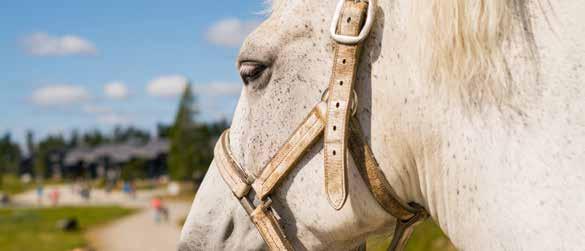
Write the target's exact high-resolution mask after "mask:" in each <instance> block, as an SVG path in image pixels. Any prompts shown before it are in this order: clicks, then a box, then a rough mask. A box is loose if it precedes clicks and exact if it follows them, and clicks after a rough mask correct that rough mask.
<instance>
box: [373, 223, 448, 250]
mask: <svg viewBox="0 0 585 251" xmlns="http://www.w3.org/2000/svg"><path fill="white" fill-rule="evenodd" d="M389 244H390V240H389V239H387V238H384V239H380V238H372V239H370V240H368V248H367V250H368V251H385V250H386V249H387V247H388V245H389ZM455 250H456V249H455V247H453V245H451V242H450V241H449V239H448V238H447V237H446V236H445V235H444V234H443V232H442V231H441V229H440V228H439V227H438V226H437V225H435V223H433V222H432V221H425V222H422V223H421V224H419V225H418V226H416V228H415V230H414V232H413V234H412V237H411V238H410V240H409V241H408V244H407V245H406V248H405V251H455Z"/></svg>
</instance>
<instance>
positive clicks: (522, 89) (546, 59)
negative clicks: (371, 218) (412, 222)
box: [358, 1, 585, 250]
mask: <svg viewBox="0 0 585 251" xmlns="http://www.w3.org/2000/svg"><path fill="white" fill-rule="evenodd" d="M397 2H398V4H396V5H395V6H390V3H387V1H384V2H382V3H380V4H381V8H382V10H383V12H384V13H385V14H384V15H383V16H382V18H383V19H384V22H383V23H384V24H383V25H382V24H378V27H377V29H375V32H374V34H373V39H371V40H370V41H369V42H368V44H367V46H366V48H367V49H366V50H365V51H367V52H368V53H367V54H366V61H367V62H369V63H371V65H369V64H365V66H363V69H362V70H361V73H360V79H362V80H364V82H365V84H364V85H363V86H360V87H358V92H359V93H360V105H361V112H360V114H359V116H360V120H361V121H362V123H363V124H365V126H364V127H365V128H366V129H365V131H366V133H367V134H368V135H370V138H371V144H372V148H373V150H374V153H375V154H376V157H377V158H378V160H379V162H380V165H381V167H382V169H383V172H384V174H385V175H386V177H387V178H388V180H389V181H390V183H391V184H392V186H393V187H394V189H395V190H396V192H397V194H398V195H399V197H401V198H402V199H403V200H405V201H415V202H417V203H419V204H421V205H424V206H425V208H426V209H427V210H428V211H429V213H430V214H431V216H432V218H433V219H434V220H435V221H436V222H437V223H438V224H439V225H440V227H441V228H442V229H443V231H444V232H446V233H447V235H448V236H449V237H450V238H451V239H452V241H453V242H454V243H455V244H456V245H457V246H458V247H460V248H463V249H469V250H479V249H482V250H485V249H514V248H518V247H524V248H526V247H533V248H534V249H553V248H554V247H558V245H561V244H559V243H566V245H567V246H568V247H570V246H571V245H574V244H576V243H583V240H582V239H579V238H577V234H576V233H580V234H583V228H582V226H580V225H579V224H575V222H583V220H585V214H584V213H582V212H579V211H578V209H579V208H581V209H582V208H583V207H584V206H585V203H584V202H581V201H583V200H582V199H574V198H573V199H569V197H568V196H569V193H565V192H564V191H563V187H575V188H577V187H580V188H582V187H583V184H582V180H581V181H580V180H579V178H578V177H582V176H583V175H585V171H583V169H582V168H576V167H578V166H582V163H583V161H585V155H583V154H577V155H575V154H574V153H583V148H582V145H583V144H585V138H584V137H583V136H582V135H585V134H584V133H585V128H584V127H583V124H582V122H583V121H585V120H583V116H581V115H580V114H582V110H581V111H579V109H578V108H577V107H583V105H585V101H584V100H585V98H584V95H583V94H582V92H578V91H577V92H575V91H574V90H579V89H581V87H580V86H582V84H581V83H582V81H583V79H584V78H585V77H584V76H583V74H582V71H581V72H580V73H575V74H573V75H571V76H569V74H570V73H568V72H565V71H566V70H567V69H579V68H580V67H582V66H581V65H582V64H583V62H584V61H585V56H584V54H582V53H580V54H579V53H572V54H571V55H572V56H571V57H564V58H562V59H560V58H559V57H558V55H565V54H567V50H570V51H572V52H578V51H583V45H582V44H575V43H573V42H571V41H582V39H581V40H579V39H577V38H583V37H585V32H584V31H583V29H582V28H579V27H582V26H579V25H577V24H579V23H582V22H578V21H577V20H576V19H579V18H580V17H581V16H582V15H579V14H578V13H579V10H578V8H575V6H579V7H583V5H582V4H576V2H575V1H566V2H562V3H560V2H559V3H555V6H553V9H554V10H555V11H554V12H556V13H561V14H558V15H554V14H552V13H553V10H545V11H544V12H545V13H544V14H546V15H547V17H548V18H546V17H545V16H539V17H535V18H533V20H531V21H532V26H531V28H532V30H531V33H533V34H534V37H533V38H531V39H533V41H531V42H532V43H535V45H536V46H535V48H538V52H535V53H537V57H538V59H539V60H540V61H539V63H540V64H541V65H540V68H539V69H548V70H547V71H542V70H540V72H539V73H537V75H538V78H539V79H534V78H532V77H533V76H534V75H531V72H530V71H531V70H534V69H530V68H528V67H531V66H534V64H532V63H531V62H529V61H527V59H526V58H524V57H521V56H517V55H519V53H518V50H522V49H526V48H520V47H522V46H525V45H519V43H512V45H511V47H512V48H510V50H511V51H512V52H516V54H514V53H511V54H510V55H511V56H509V58H507V60H508V64H509V65H510V66H511V68H510V71H511V74H513V77H514V79H515V83H514V84H516V86H514V87H515V92H514V93H513V95H511V97H513V99H512V100H511V101H512V102H510V103H509V104H507V105H505V106H496V105H482V106H481V107H480V108H481V109H476V110H473V109H469V107H468V106H467V105H466V104H465V102H464V101H462V100H458V99H453V98H449V97H448V96H447V95H443V93H441V92H440V91H441V90H440V88H435V87H433V85H432V84H433V83H428V82H425V81H422V80H421V78H420V76H422V75H424V74H422V73H423V72H421V70H420V67H419V66H418V64H417V62H416V61H414V60H413V59H414V58H416V56H414V53H416V49H415V48H413V47H412V44H409V43H412V42H413V41H410V40H409V39H408V38H409V34H408V32H409V29H408V26H407V24H406V23H404V22H403V21H402V20H406V16H390V15H402V14H400V13H404V12H407V11H404V10H402V11H398V10H397V9H400V8H401V7H402V6H404V5H401V4H400V3H401V2H402V1H397ZM534 4H537V3H536V1H535V3H533V4H531V6H529V8H530V9H532V10H533V11H534V10H538V11H542V9H538V8H536V7H535V6H532V5H534ZM390 13H391V14H390ZM405 15H406V14H405ZM551 18H552V19H551ZM569 24H570V25H569ZM518 41H521V39H518V40H517V41H516V42H518ZM380 44H382V45H383V46H382V48H376V46H377V45H380ZM514 46H517V47H518V48H514ZM529 46H530V45H529ZM533 46H534V45H533ZM514 50H516V51H514ZM514 55H516V57H514ZM520 55H521V54H520ZM532 73H534V72H532ZM527 76H528V77H527ZM531 76H532V77H531ZM368 95H370V96H371V98H368ZM510 104H512V105H510ZM559 116H561V117H563V116H566V117H567V120H560V119H558V118H559ZM557 121H558V122H557ZM579 121H580V122H579ZM576 135H581V136H576ZM567 138H570V140H569V141H567ZM553 142H556V143H553ZM560 142H565V143H562V144H560ZM572 153H573V155H571V154H572ZM576 156H581V157H576ZM528 167H529V168H528ZM539 184H541V185H539ZM545 184H546V185H545ZM560 184H563V185H562V186H561V185H560ZM581 198H582V196H581ZM577 201H580V202H577ZM553 202H554V203H553ZM581 211H582V210H581ZM544 215H555V220H551V219H548V217H543V216H544ZM575 218H578V219H579V220H573V221H572V220H570V219H575ZM519 222H521V223H519ZM581 225H582V224H581ZM478 226H481V227H478ZM542 226H546V227H542ZM562 245H565V244H562ZM573 247H576V245H575V246H573Z"/></svg>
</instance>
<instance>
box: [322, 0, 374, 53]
mask: <svg viewBox="0 0 585 251" xmlns="http://www.w3.org/2000/svg"><path fill="white" fill-rule="evenodd" d="M345 1H347V0H339V2H338V3H337V7H336V8H335V14H334V15H333V20H332V21H331V27H330V28H329V33H331V38H333V40H335V41H336V42H338V43H341V44H348V45H353V44H357V43H359V42H361V41H362V40H364V39H365V38H366V37H367V36H368V34H369V33H370V30H371V29H372V25H373V24H374V18H375V16H376V10H375V8H376V0H368V1H366V2H368V12H367V14H366V15H367V16H366V22H365V24H364V27H362V30H361V31H360V33H359V35H357V36H347V35H339V34H337V23H338V22H339V18H340V17H341V11H342V10H343V4H344V3H345Z"/></svg>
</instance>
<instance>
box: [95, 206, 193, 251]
mask: <svg viewBox="0 0 585 251" xmlns="http://www.w3.org/2000/svg"><path fill="white" fill-rule="evenodd" d="M189 206H190V205H189V203H186V202H170V203H167V207H168V208H169V211H170V220H169V221H168V222H161V223H156V222H155V221H154V211H153V210H152V209H143V210H142V211H141V212H139V213H137V214H134V215H132V216H129V217H126V218H124V219H122V220H119V221H116V222H114V223H112V224H109V225H107V226H104V227H102V228H99V229H94V230H91V231H90V232H89V233H88V234H87V236H88V239H89V240H90V243H92V245H93V247H94V248H95V249H96V250H98V251H102V250H104V251H165V250H169V251H171V250H177V243H178V241H179V236H180V234H181V229H180V226H179V221H180V220H181V219H182V218H184V217H185V215H186V214H187V213H188V210H189Z"/></svg>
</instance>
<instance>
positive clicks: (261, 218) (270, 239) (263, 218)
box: [250, 203, 294, 251]
mask: <svg viewBox="0 0 585 251" xmlns="http://www.w3.org/2000/svg"><path fill="white" fill-rule="evenodd" d="M250 218H251V219H252V222H253V223H254V225H256V228H257V229H258V232H260V235H261V236H262V239H264V242H266V244H267V245H268V248H269V249H270V250H285V251H286V250H290V251H292V250H294V249H293V247H292V245H291V244H290V241H289V240H288V239H287V238H286V235H285V234H284V231H283V230H282V228H281V227H280V224H279V223H278V220H276V217H275V216H274V212H273V210H272V208H271V207H270V205H267V204H265V203H262V204H260V205H259V206H258V207H257V208H256V209H255V210H254V211H253V212H252V213H251V214H250Z"/></svg>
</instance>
